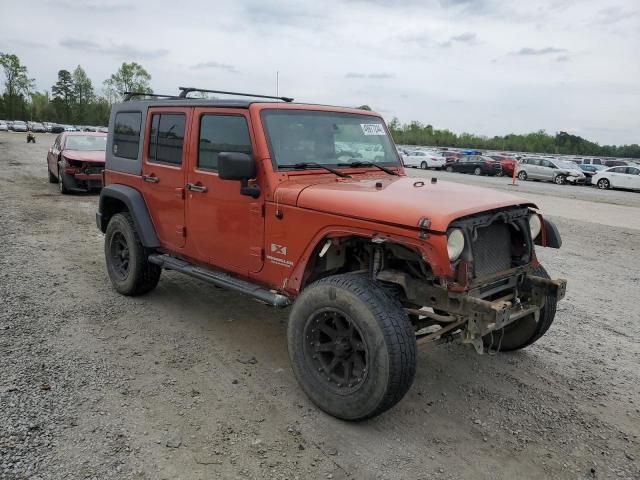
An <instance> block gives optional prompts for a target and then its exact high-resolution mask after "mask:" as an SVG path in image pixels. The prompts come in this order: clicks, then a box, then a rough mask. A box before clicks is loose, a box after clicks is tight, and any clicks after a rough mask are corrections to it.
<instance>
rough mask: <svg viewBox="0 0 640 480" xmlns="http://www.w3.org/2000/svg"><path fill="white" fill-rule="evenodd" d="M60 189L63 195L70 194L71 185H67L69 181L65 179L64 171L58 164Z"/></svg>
mask: <svg viewBox="0 0 640 480" xmlns="http://www.w3.org/2000/svg"><path fill="white" fill-rule="evenodd" d="M58 190H60V193H61V194H62V195H68V194H69V192H70V190H69V187H67V183H66V182H65V180H64V172H63V171H62V169H61V168H60V166H59V165H58Z"/></svg>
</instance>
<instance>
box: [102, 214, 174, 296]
mask: <svg viewBox="0 0 640 480" xmlns="http://www.w3.org/2000/svg"><path fill="white" fill-rule="evenodd" d="M149 253H150V252H149V251H148V250H147V249H146V248H145V247H144V246H143V245H142V243H141V242H140V238H139V237H138V233H137V232H136V227H135V224H134V223H133V218H132V217H131V214H129V213H117V214H115V215H114V216H113V217H111V219H110V220H109V225H107V231H106V233H105V237H104V254H105V260H106V263H107V273H108V274H109V278H110V279H111V283H112V284H113V287H114V288H115V289H116V291H117V292H119V293H121V294H122V295H127V296H136V295H143V294H145V293H148V292H150V291H151V290H153V289H154V288H155V287H156V285H158V281H159V280H160V274H161V273H162V269H161V268H160V267H159V266H158V265H154V264H152V263H149V261H148V260H147V258H148V256H149Z"/></svg>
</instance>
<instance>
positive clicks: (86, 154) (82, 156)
mask: <svg viewBox="0 0 640 480" xmlns="http://www.w3.org/2000/svg"><path fill="white" fill-rule="evenodd" d="M62 156H63V157H64V158H68V159H69V160H76V161H78V162H95V163H104V160H105V157H106V152H105V151H104V150H88V151H83V150H64V151H63V152H62Z"/></svg>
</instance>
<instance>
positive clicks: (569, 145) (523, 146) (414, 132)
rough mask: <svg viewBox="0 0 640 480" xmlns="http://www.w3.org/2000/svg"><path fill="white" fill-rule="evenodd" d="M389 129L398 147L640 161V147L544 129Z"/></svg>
mask: <svg viewBox="0 0 640 480" xmlns="http://www.w3.org/2000/svg"><path fill="white" fill-rule="evenodd" d="M388 126H389V130H390V131H391V135H392V136H393V139H394V140H395V142H396V143H398V144H401V145H430V146H441V147H459V148H477V149H479V150H504V151H513V152H538V153H552V154H553V153H557V154H566V155H586V156H603V157H623V158H640V145H638V144H632V145H618V146H617V145H598V144H597V143H595V142H590V141H589V140H586V139H584V138H582V137H580V136H578V135H571V134H569V133H567V132H557V133H556V134H555V135H551V134H549V133H547V132H545V131H544V130H538V131H537V132H533V133H527V134H523V135H515V134H513V133H511V134H509V135H504V136H495V137H485V136H480V135H474V134H471V133H461V134H456V133H453V132H451V131H449V130H437V129H435V128H433V127H432V126H431V125H423V124H422V123H420V122H415V121H414V122H410V123H400V121H399V120H398V119H397V118H393V119H392V120H391V122H389V125H388Z"/></svg>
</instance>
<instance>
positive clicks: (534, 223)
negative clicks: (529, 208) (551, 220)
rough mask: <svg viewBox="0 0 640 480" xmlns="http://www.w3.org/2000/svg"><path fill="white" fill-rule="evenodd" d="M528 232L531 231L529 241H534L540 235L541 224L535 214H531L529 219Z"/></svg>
mask: <svg viewBox="0 0 640 480" xmlns="http://www.w3.org/2000/svg"><path fill="white" fill-rule="evenodd" d="M529 230H531V239H532V240H535V239H536V238H537V237H538V235H540V230H542V223H541V222H540V217H539V216H538V214H537V213H532V214H531V216H530V217H529Z"/></svg>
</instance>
